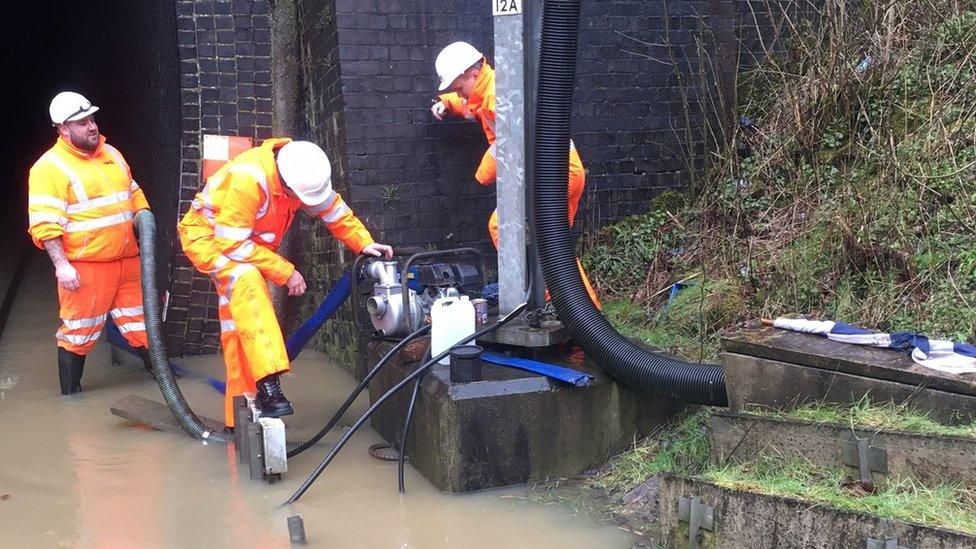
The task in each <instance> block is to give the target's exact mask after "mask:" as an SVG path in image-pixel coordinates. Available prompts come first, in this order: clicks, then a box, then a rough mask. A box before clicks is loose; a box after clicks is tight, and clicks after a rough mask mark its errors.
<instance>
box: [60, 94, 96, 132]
mask: <svg viewBox="0 0 976 549" xmlns="http://www.w3.org/2000/svg"><path fill="white" fill-rule="evenodd" d="M97 110H98V107H96V106H95V105H92V104H91V101H89V100H88V99H86V98H85V96H84V95H81V94H80V93H75V92H61V93H59V94H57V95H55V96H54V99H52V100H51V106H50V107H49V108H48V112H49V113H50V114H51V122H52V123H54V124H64V123H65V122H69V121H72V120H81V119H82V118H84V117H86V116H89V115H92V114H95V111H97Z"/></svg>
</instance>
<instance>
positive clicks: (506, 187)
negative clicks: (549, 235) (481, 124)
mask: <svg viewBox="0 0 976 549" xmlns="http://www.w3.org/2000/svg"><path fill="white" fill-rule="evenodd" d="M519 4H520V2H519ZM492 6H493V9H492V13H493V14H494V38H495V93H496V97H495V158H496V160H497V165H498V178H497V182H496V193H497V201H498V294H499V295H498V308H499V313H500V314H502V315H506V314H508V313H510V312H511V311H513V310H514V309H515V308H516V307H517V306H518V305H519V304H520V303H522V302H523V301H524V300H525V290H526V289H525V284H526V272H527V268H528V267H527V264H526V253H525V231H526V224H525V157H526V154H525V134H524V132H525V124H524V121H525V110H524V107H525V104H524V95H523V87H524V82H525V78H524V71H523V65H524V54H523V48H522V40H523V36H522V13H521V9H520V7H521V6H519V5H518V4H516V3H515V2H510V1H501V0H492Z"/></svg>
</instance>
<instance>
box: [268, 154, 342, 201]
mask: <svg viewBox="0 0 976 549" xmlns="http://www.w3.org/2000/svg"><path fill="white" fill-rule="evenodd" d="M277 163H278V173H279V174H281V178H282V179H283V180H284V181H285V184H286V185H288V188H289V189H291V190H292V191H294V192H295V194H296V195H298V199H299V200H301V201H302V203H303V204H305V205H308V206H318V205H319V204H321V203H323V202H325V199H327V198H328V197H329V194H331V192H332V164H330V163H329V157H328V156H326V155H325V151H323V150H322V148H321V147H319V146H318V145H316V144H315V143H312V142H309V141H292V142H291V143H288V144H286V145H285V146H284V147H282V148H281V150H279V151H278V160H277Z"/></svg>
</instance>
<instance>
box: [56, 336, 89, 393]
mask: <svg viewBox="0 0 976 549" xmlns="http://www.w3.org/2000/svg"><path fill="white" fill-rule="evenodd" d="M84 372H85V355H79V354H75V353H72V352H71V351H69V350H67V349H62V348H61V347H58V381H60V383H61V394H62V395H70V394H71V393H80V392H81V376H82V374H83V373H84Z"/></svg>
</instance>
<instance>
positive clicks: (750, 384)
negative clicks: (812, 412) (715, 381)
mask: <svg viewBox="0 0 976 549" xmlns="http://www.w3.org/2000/svg"><path fill="white" fill-rule="evenodd" d="M722 347H723V349H724V351H725V352H724V353H722V355H721V356H720V357H719V360H720V361H721V362H722V364H723V365H725V372H726V381H727V383H728V394H729V408H731V409H732V410H735V411H744V410H748V409H749V408H750V407H751V406H760V407H769V408H775V409H788V408H792V407H795V406H798V405H802V404H808V403H812V402H834V403H839V404H851V403H854V402H858V401H860V400H861V399H862V398H865V396H866V397H867V398H868V400H869V401H871V402H873V403H877V404H884V403H886V402H895V403H897V404H904V405H906V406H908V407H910V408H914V409H917V410H919V411H922V412H926V413H929V414H931V416H932V417H933V418H934V419H937V420H939V421H942V422H946V423H969V422H970V421H973V420H974V419H976V374H963V375H956V376H954V375H949V374H945V373H942V372H939V371H936V370H932V369H929V368H925V367H923V366H920V365H918V364H915V363H914V362H912V359H911V358H910V357H909V356H907V355H905V354H902V353H899V352H897V351H893V350H890V349H876V348H871V347H863V346H860V345H849V344H845V343H838V342H835V341H831V340H829V339H827V338H824V337H818V336H814V335H808V334H800V333H795V332H788V331H785V330H776V329H773V328H758V329H749V330H744V331H742V332H740V333H738V334H736V335H735V336H732V337H729V338H726V339H723V340H722Z"/></svg>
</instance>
